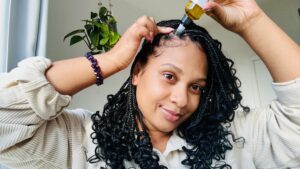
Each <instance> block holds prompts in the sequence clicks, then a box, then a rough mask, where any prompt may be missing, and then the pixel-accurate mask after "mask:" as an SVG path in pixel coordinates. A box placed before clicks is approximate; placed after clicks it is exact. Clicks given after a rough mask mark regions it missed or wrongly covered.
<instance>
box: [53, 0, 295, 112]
mask: <svg viewBox="0 0 300 169" xmlns="http://www.w3.org/2000/svg"><path fill="white" fill-rule="evenodd" d="M102 1H104V0H102ZM97 2H98V1H96V0H51V1H49V24H48V42H47V44H48V49H47V56H49V58H51V59H52V60H59V59H64V58H70V57H75V56H78V55H82V54H83V53H84V52H86V51H87V50H88V49H87V48H86V47H85V46H84V44H76V45H75V46H71V47H70V46H69V45H68V42H65V43H63V42H62V39H63V37H64V35H66V34H67V33H68V32H70V31H72V30H74V29H76V28H81V27H82V25H83V22H81V21H80V20H82V19H86V18H89V15H90V11H91V10H94V11H97V9H98V7H97ZM104 2H107V1H104ZM134 2H137V0H136V1H134V0H128V1H127V0H113V8H112V11H113V14H114V15H115V16H116V19H117V21H118V29H119V31H120V32H121V33H122V32H124V31H125V29H126V28H127V27H128V26H129V25H130V24H131V23H133V22H134V21H135V20H136V19H137V18H138V17H139V16H141V15H151V16H154V17H155V19H156V20H157V21H159V20H161V19H172V18H180V16H181V14H182V13H183V11H181V12H179V10H180V8H179V7H176V12H177V13H179V14H177V13H176V15H175V14H174V15H173V14H172V8H168V10H166V9H165V10H162V9H159V7H158V6H157V5H158V4H159V3H158V2H157V1H151V3H150V1H146V2H147V4H136V3H134ZM184 2H185V1H184ZM184 2H178V3H180V4H181V3H182V4H184ZM155 3H156V4H155ZM259 4H260V5H262V8H263V9H264V10H265V11H266V13H267V14H268V15H270V17H271V18H272V19H274V20H275V21H276V22H277V23H278V24H279V26H281V27H282V28H283V29H284V30H285V31H287V32H288V34H289V35H290V36H292V37H293V38H294V40H295V41H296V42H297V43H300V31H299V30H300V17H299V15H298V13H297V8H299V7H300V1H299V0H284V1H282V0H260V1H259ZM151 5H153V6H154V7H152V6H151ZM165 5H166V4H165ZM155 6H157V8H155ZM144 7H148V8H149V7H150V8H151V9H147V10H146V9H144ZM174 8H175V6H174ZM173 12H174V11H173ZM197 23H198V24H199V25H202V26H203V27H205V28H206V29H208V30H209V32H210V33H211V35H212V36H213V37H215V38H217V39H219V40H220V41H221V42H222V43H223V51H224V53H225V54H226V55H227V56H229V57H231V58H232V59H234V60H235V63H236V64H235V67H236V68H237V69H238V75H239V77H240V79H241V81H242V88H241V89H242V92H243V95H244V103H245V104H247V105H250V106H251V107H253V106H255V105H257V99H256V97H257V95H258V94H257V93H256V94H255V92H253V91H257V86H255V85H256V83H255V72H254V70H253V67H254V65H253V58H255V53H254V52H253V51H252V50H251V49H250V48H249V47H248V45H247V44H246V43H245V42H244V41H243V40H242V39H241V38H240V37H239V36H237V35H235V34H233V33H231V32H228V31H226V30H225V29H223V28H222V27H221V26H220V25H218V24H217V23H215V22H214V21H213V20H212V19H210V18H208V17H207V16H204V18H202V19H201V20H200V21H197ZM260 70H263V69H260ZM74 76H76V75H74ZM126 77H128V70H126V71H123V72H121V73H119V74H117V75H114V76H112V77H110V78H108V79H105V82H104V85H103V86H101V87H96V86H93V87H91V88H89V89H87V90H84V91H82V92H80V93H79V94H77V95H76V96H75V97H74V99H73V101H72V103H71V105H70V108H76V107H81V108H86V109H90V110H92V111H95V110H102V107H103V105H104V103H105V102H106V95H107V94H109V93H115V92H116V91H117V90H118V89H119V87H120V86H121V84H123V82H124V80H125V78H126Z"/></svg>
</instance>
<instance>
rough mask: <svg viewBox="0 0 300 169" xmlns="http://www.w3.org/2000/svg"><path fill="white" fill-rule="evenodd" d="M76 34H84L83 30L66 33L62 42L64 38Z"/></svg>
mask: <svg viewBox="0 0 300 169" xmlns="http://www.w3.org/2000/svg"><path fill="white" fill-rule="evenodd" d="M78 33H84V29H77V30H74V31H72V32H70V33H68V34H67V35H66V36H64V41H65V39H66V38H68V37H70V36H73V35H75V34H78Z"/></svg>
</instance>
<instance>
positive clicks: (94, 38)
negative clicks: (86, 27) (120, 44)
mask: <svg viewBox="0 0 300 169" xmlns="http://www.w3.org/2000/svg"><path fill="white" fill-rule="evenodd" d="M90 37H91V41H92V44H93V45H94V46H98V45H99V32H94V31H93V32H91V35H90Z"/></svg>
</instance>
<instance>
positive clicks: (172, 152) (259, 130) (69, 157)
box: [0, 57, 300, 169]
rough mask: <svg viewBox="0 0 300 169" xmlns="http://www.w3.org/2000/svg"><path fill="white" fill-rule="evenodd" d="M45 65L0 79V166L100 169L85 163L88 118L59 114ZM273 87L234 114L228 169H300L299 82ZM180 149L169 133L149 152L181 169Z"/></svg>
mask: <svg viewBox="0 0 300 169" xmlns="http://www.w3.org/2000/svg"><path fill="white" fill-rule="evenodd" d="M50 65H51V62H50V61H49V60H48V59H45V58H42V57H35V58H29V59H26V60H24V61H22V62H21V63H19V65H18V67H17V68H15V69H14V70H12V71H11V72H10V73H3V74H0V164H3V165H6V166H8V167H10V168H12V169H15V168H22V169H23V168H24V169H25V168H28V169H35V168H37V169H52V168H53V169H68V168H74V169H84V168H100V166H103V165H104V164H103V162H99V163H97V164H89V163H88V162H87V161H86V157H90V156H92V155H93V153H94V147H95V145H94V144H92V143H91V139H90V133H91V120H90V115H91V113H90V112H89V111H87V110H83V109H76V110H66V109H65V108H66V107H67V106H68V104H69V102H70V100H71V97H70V96H66V95H61V94H59V93H58V92H57V91H55V90H54V88H53V87H52V86H51V84H50V83H49V82H48V81H47V79H46V78H45V76H44V72H45V70H46V69H47V68H48V67H49V66H50ZM273 87H274V90H275V92H276V94H277V98H278V99H276V100H274V101H273V102H272V103H271V104H270V105H269V106H268V107H266V108H261V109H255V110H252V111H251V112H250V113H244V112H237V113H236V117H235V120H234V121H233V122H232V124H231V127H230V130H231V131H232V132H233V133H234V134H235V137H236V138H237V137H244V138H245V143H244V144H239V143H238V142H237V143H233V146H234V148H233V150H231V151H228V152H227V153H226V158H225V161H226V163H228V164H230V165H231V166H232V168H236V169H254V168H297V167H299V168H300V79H296V80H293V81H289V82H285V83H277V84H275V83H274V84H273ZM174 133H175V132H174ZM182 146H189V145H187V143H186V142H185V141H184V140H183V139H182V138H180V137H178V136H177V135H176V134H173V136H172V137H171V138H170V140H169V142H168V144H167V148H166V151H165V152H162V153H161V152H158V151H157V150H155V151H157V152H158V155H159V156H160V162H161V163H162V164H164V165H165V166H167V167H168V168H171V169H174V168H175V169H176V168H187V167H185V166H183V165H182V164H181V161H182V160H183V159H185V157H186V156H185V154H184V152H183V151H182V149H181V147H182ZM124 163H125V166H126V168H129V167H135V168H137V167H136V165H135V164H134V163H131V162H128V161H125V162H124ZM214 163H218V162H216V161H215V162H214Z"/></svg>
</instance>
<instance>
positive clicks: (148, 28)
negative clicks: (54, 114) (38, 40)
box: [46, 16, 173, 95]
mask: <svg viewBox="0 0 300 169" xmlns="http://www.w3.org/2000/svg"><path fill="white" fill-rule="evenodd" d="M171 31H173V29H172V28H163V27H157V26H156V23H155V22H154V20H153V18H150V17H147V16H143V17H141V18H139V19H138V20H137V21H136V22H135V23H134V24H133V25H132V26H131V27H129V28H128V29H127V31H126V32H125V33H124V35H123V36H122V38H121V39H120V41H119V42H118V43H117V44H116V46H115V47H114V48H112V49H111V50H110V51H109V52H107V53H103V54H98V55H95V56H94V57H95V59H97V61H98V64H99V66H100V68H101V70H102V75H103V77H104V78H107V77H109V76H110V75H112V74H114V73H116V72H118V71H121V70H123V69H125V68H126V67H127V66H128V65H129V64H130V63H131V61H132V60H133V58H134V56H135V54H136V52H137V50H138V48H139V46H140V43H141V41H142V39H143V38H145V39H146V40H149V41H151V40H152V39H153V37H154V36H155V35H156V34H157V33H170V32H171ZM46 77H47V79H48V80H49V81H50V83H51V84H52V85H53V86H54V87H55V89H56V90H57V91H59V92H60V93H62V94H68V95H73V94H75V93H77V92H79V91H81V90H83V89H84V88H86V87H88V86H90V85H93V84H94V83H95V81H96V77H95V75H94V72H93V69H92V68H91V63H90V62H89V61H88V60H87V59H86V58H84V57H78V58H73V59H68V60H61V61H57V62H54V63H53V65H52V66H51V67H50V68H49V69H48V71H47V72H46Z"/></svg>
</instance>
